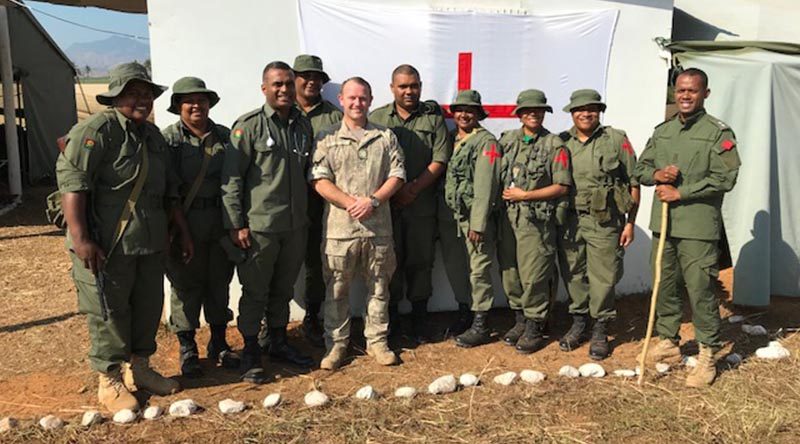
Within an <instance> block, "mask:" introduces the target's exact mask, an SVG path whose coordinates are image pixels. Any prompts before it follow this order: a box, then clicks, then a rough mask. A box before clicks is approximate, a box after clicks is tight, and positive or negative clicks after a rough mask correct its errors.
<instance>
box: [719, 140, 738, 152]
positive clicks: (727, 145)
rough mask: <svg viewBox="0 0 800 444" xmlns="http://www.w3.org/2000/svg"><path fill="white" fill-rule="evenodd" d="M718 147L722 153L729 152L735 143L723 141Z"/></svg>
mask: <svg viewBox="0 0 800 444" xmlns="http://www.w3.org/2000/svg"><path fill="white" fill-rule="evenodd" d="M719 146H720V147H721V148H722V150H723V151H730V150H731V149H732V148H733V147H734V146H736V143H734V141H733V140H730V139H725V140H723V141H722V143H720V144H719Z"/></svg>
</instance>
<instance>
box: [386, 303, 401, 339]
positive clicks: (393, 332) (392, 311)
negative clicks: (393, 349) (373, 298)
mask: <svg viewBox="0 0 800 444" xmlns="http://www.w3.org/2000/svg"><path fill="white" fill-rule="evenodd" d="M401 336H402V334H401V332H400V311H399V310H398V308H397V304H389V339H390V340H392V341H397V340H398V339H400V337H401Z"/></svg>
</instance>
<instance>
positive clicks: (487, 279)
mask: <svg viewBox="0 0 800 444" xmlns="http://www.w3.org/2000/svg"><path fill="white" fill-rule="evenodd" d="M450 107H451V110H452V112H453V121H454V122H455V124H456V129H455V130H454V131H453V133H452V136H453V138H454V144H453V156H452V157H451V158H450V162H449V164H448V168H447V179H446V182H445V201H446V202H447V205H448V206H449V207H450V209H451V210H453V213H454V217H455V219H456V222H457V223H458V227H459V232H460V235H461V236H463V238H464V242H465V244H466V247H467V251H468V253H469V267H470V282H471V284H472V307H471V308H472V312H473V314H474V316H473V320H472V326H471V327H470V328H469V329H467V330H466V331H465V332H464V333H462V334H460V335H458V336H456V338H455V342H456V345H458V346H460V347H475V346H478V345H481V344H486V343H488V342H489V339H490V330H489V325H488V323H487V321H488V316H489V309H491V308H492V302H493V299H494V291H493V289H492V277H491V273H490V269H491V266H492V258H493V257H494V256H495V251H496V246H495V241H496V239H497V226H496V211H498V210H499V209H500V208H502V200H501V198H500V189H501V182H500V170H501V163H502V162H501V157H502V147H501V146H500V144H499V143H497V139H495V138H494V136H493V135H492V134H491V133H490V132H489V131H487V130H486V129H484V128H483V127H481V126H480V121H481V120H483V119H485V118H486V117H487V116H488V114H487V113H486V111H485V110H484V109H483V106H482V105H481V95H480V94H479V93H478V92H477V91H475V90H465V91H460V92H459V93H458V95H457V96H456V99H455V101H453V103H452V105H450Z"/></svg>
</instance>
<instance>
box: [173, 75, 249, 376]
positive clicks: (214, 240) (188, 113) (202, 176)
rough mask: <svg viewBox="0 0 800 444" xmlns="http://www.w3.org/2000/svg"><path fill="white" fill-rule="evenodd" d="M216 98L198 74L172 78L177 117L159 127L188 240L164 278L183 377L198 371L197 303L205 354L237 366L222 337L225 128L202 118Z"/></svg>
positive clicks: (229, 271)
mask: <svg viewBox="0 0 800 444" xmlns="http://www.w3.org/2000/svg"><path fill="white" fill-rule="evenodd" d="M217 102H219V96H218V95H217V93H216V92H214V91H212V90H210V89H208V88H206V84H205V82H204V81H203V80H202V79H199V78H197V77H182V78H180V79H178V80H177V81H176V82H175V84H174V85H172V97H170V106H169V108H168V109H167V111H169V112H171V113H173V114H177V115H178V116H180V119H179V120H178V121H177V122H175V123H174V124H172V125H170V126H168V127H166V128H164V130H163V131H162V134H163V135H164V139H165V140H166V141H167V144H168V145H169V147H170V155H171V156H172V164H173V165H174V166H175V170H176V172H177V175H178V178H179V179H180V185H179V188H178V190H179V194H180V198H181V206H182V207H183V211H184V213H185V214H186V218H187V221H188V223H189V230H190V232H191V234H192V241H193V243H194V258H193V259H192V261H191V262H189V263H183V261H182V260H180V258H179V257H176V255H174V254H170V255H168V258H167V278H169V280H170V283H171V284H172V293H171V297H170V308H171V310H170V317H169V326H170V329H171V330H172V331H173V332H175V333H176V335H177V336H178V342H179V343H180V365H181V373H182V374H183V375H184V376H187V377H198V376H201V375H202V370H201V368H200V362H199V354H198V351H197V343H196V342H195V330H196V329H197V328H199V327H200V310H201V308H202V310H203V314H204V315H205V319H206V322H208V324H209V328H210V330H211V339H210V340H209V342H208V347H207V354H208V358H209V359H210V360H211V361H213V362H221V363H222V364H223V365H224V366H225V367H227V368H236V367H238V366H239V358H238V356H236V355H235V354H234V353H233V352H231V349H230V346H229V345H228V343H227V341H226V340H225V331H226V328H227V324H228V322H229V321H230V320H231V319H233V313H232V312H231V310H230V309H229V308H228V300H229V297H228V286H229V284H230V282H231V278H232V277H233V262H231V261H230V260H229V259H228V257H227V255H226V254H225V250H223V248H222V246H221V245H220V239H226V238H227V232H226V231H225V227H223V226H222V197H221V194H222V193H221V189H220V186H221V185H222V164H223V162H224V159H225V149H226V147H227V146H229V144H230V140H229V137H230V130H229V129H228V128H226V127H225V126H222V125H218V124H216V123H214V122H213V121H212V120H211V119H209V117H208V113H209V110H210V109H211V108H213V107H214V105H216V104H217ZM175 241H177V239H176V240H174V241H173V242H175ZM173 250H174V249H173Z"/></svg>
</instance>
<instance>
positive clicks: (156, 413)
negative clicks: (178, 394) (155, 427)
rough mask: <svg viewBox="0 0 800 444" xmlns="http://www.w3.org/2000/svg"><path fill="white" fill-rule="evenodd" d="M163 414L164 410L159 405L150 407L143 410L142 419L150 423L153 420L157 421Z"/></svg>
mask: <svg viewBox="0 0 800 444" xmlns="http://www.w3.org/2000/svg"><path fill="white" fill-rule="evenodd" d="M163 414H164V408H163V407H161V406H160V405H151V406H150V407H148V408H146V409H144V413H143V414H142V416H144V419H146V420H148V421H152V420H154V419H158V418H159V417H160V416H161V415H163Z"/></svg>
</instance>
